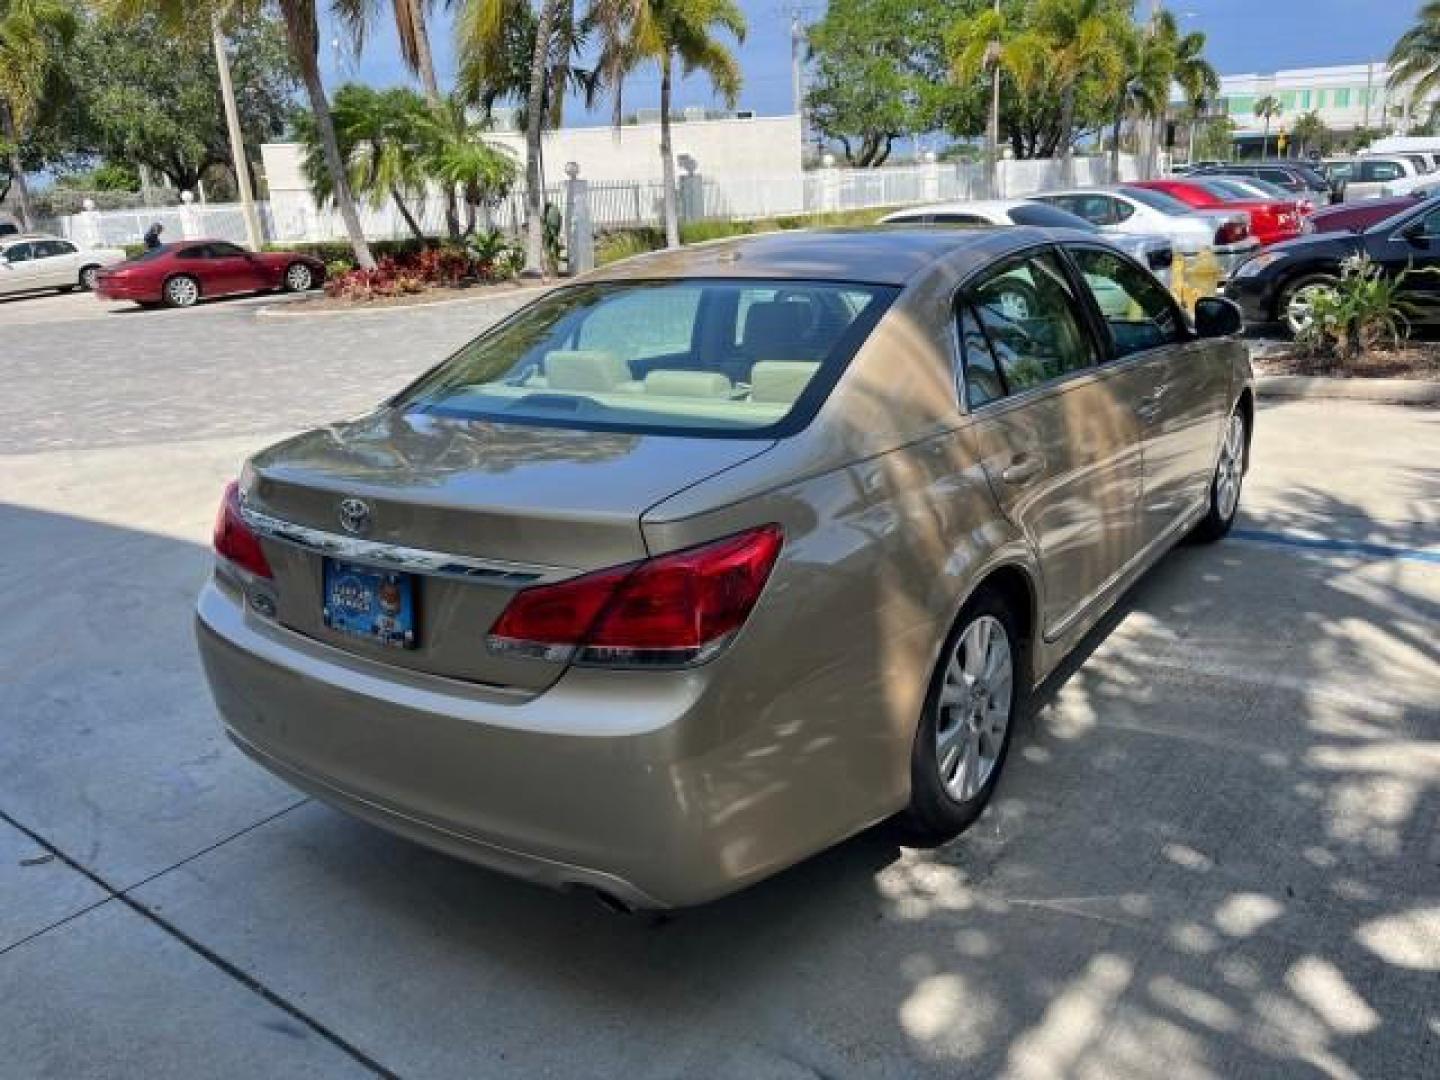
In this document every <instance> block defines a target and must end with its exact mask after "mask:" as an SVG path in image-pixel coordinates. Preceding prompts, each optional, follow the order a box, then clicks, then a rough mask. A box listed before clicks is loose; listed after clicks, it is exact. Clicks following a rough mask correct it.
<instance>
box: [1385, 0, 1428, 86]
mask: <svg viewBox="0 0 1440 1080" xmlns="http://www.w3.org/2000/svg"><path fill="white" fill-rule="evenodd" d="M1407 83H1408V84H1413V85H1411V88H1410V94H1411V99H1412V100H1414V101H1423V100H1424V99H1426V98H1428V97H1431V96H1433V95H1434V93H1435V91H1436V90H1437V89H1440V0H1428V2H1427V3H1425V4H1423V5H1421V7H1420V12H1419V14H1418V15H1417V16H1416V19H1415V25H1414V26H1412V27H1411V28H1410V29H1409V30H1406V31H1405V33H1403V34H1401V35H1400V40H1398V41H1397V42H1395V47H1394V48H1393V49H1391V50H1390V83H1389V86H1390V89H1391V90H1396V89H1398V88H1400V87H1402V86H1404V85H1406V84H1407Z"/></svg>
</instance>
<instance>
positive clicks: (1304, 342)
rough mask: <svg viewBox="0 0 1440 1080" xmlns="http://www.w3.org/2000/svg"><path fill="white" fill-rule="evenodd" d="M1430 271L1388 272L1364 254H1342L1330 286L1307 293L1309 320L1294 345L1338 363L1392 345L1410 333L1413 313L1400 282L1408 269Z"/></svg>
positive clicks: (1408, 274)
mask: <svg viewBox="0 0 1440 1080" xmlns="http://www.w3.org/2000/svg"><path fill="white" fill-rule="evenodd" d="M1435 272H1436V271H1433V270H1428V269H1426V270H1415V269H1413V268H1412V269H1405V270H1402V271H1401V272H1400V273H1399V274H1396V275H1395V276H1393V277H1391V276H1388V275H1386V274H1385V272H1384V271H1383V270H1382V269H1381V267H1379V266H1378V265H1376V264H1375V263H1374V262H1372V261H1371V260H1370V258H1369V257H1368V256H1366V255H1357V256H1352V257H1350V258H1348V259H1346V260H1345V261H1344V262H1343V263H1341V265H1340V278H1339V280H1338V281H1336V282H1335V284H1334V285H1333V286H1332V287H1329V288H1318V289H1315V290H1314V291H1313V292H1312V294H1311V298H1310V322H1309V324H1308V325H1307V326H1305V327H1303V328H1302V329H1301V330H1300V331H1299V333H1297V334H1296V335H1295V341H1296V344H1298V345H1299V346H1300V347H1301V348H1302V349H1303V350H1305V351H1306V352H1308V353H1310V354H1311V355H1312V356H1321V357H1328V358H1330V359H1332V360H1335V361H1338V362H1339V363H1340V365H1341V366H1342V367H1343V366H1346V365H1349V364H1351V363H1353V362H1355V361H1356V360H1359V359H1360V357H1361V356H1362V355H1364V354H1365V353H1368V352H1373V351H1376V350H1379V349H1393V348H1396V347H1398V346H1399V345H1400V344H1402V343H1403V342H1404V341H1405V339H1406V338H1407V337H1408V336H1409V334H1410V317H1411V316H1412V315H1413V314H1414V305H1413V304H1411V303H1409V302H1408V301H1406V300H1404V299H1403V298H1402V297H1403V290H1404V286H1405V281H1406V279H1407V278H1408V277H1409V276H1410V275H1411V274H1414V273H1435Z"/></svg>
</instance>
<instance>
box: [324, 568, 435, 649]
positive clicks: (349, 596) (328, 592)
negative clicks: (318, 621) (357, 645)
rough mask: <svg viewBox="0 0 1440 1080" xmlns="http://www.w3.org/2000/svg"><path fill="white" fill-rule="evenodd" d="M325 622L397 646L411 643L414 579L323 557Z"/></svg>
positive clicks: (412, 638) (412, 636)
mask: <svg viewBox="0 0 1440 1080" xmlns="http://www.w3.org/2000/svg"><path fill="white" fill-rule="evenodd" d="M324 584H325V592H324V597H325V625H326V626H328V627H330V629H332V630H338V631H340V632H341V633H342V634H353V635H354V636H355V637H359V638H364V639H366V640H367V641H373V642H375V643H376V644H377V645H389V646H392V647H394V648H399V649H413V648H414V647H415V582H414V578H412V577H411V576H410V575H409V574H402V573H399V572H397V571H394V570H377V569H374V568H373V567H369V566H356V565H355V564H354V563H346V562H340V561H338V560H336V559H326V560H325V582H324Z"/></svg>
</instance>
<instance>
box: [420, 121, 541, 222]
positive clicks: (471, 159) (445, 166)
mask: <svg viewBox="0 0 1440 1080" xmlns="http://www.w3.org/2000/svg"><path fill="white" fill-rule="evenodd" d="M483 130H484V129H483V127H482V126H481V125H480V124H477V123H476V122H475V121H473V120H472V119H471V118H470V116H469V115H468V113H467V112H466V109H465V105H464V103H463V102H462V101H461V100H460V99H459V98H458V97H455V96H452V97H449V98H445V99H444V100H442V101H441V103H440V105H439V106H438V107H437V108H432V109H431V110H430V111H429V112H428V114H427V115H426V117H425V121H424V124H423V125H422V127H421V134H422V137H423V138H424V140H425V143H426V147H425V162H424V165H425V168H426V169H427V170H428V171H429V173H430V174H431V175H432V176H435V177H436V178H438V179H439V180H441V181H443V182H444V183H445V184H446V186H447V187H449V188H450V190H452V191H453V190H455V189H456V188H459V189H460V191H461V193H462V194H463V195H464V197H465V208H466V215H465V232H464V235H465V236H471V235H473V234H474V232H475V227H476V224H477V219H483V223H484V227H485V231H486V232H490V231H491V222H490V210H491V208H492V207H493V206H494V205H495V204H496V203H498V202H499V201H500V200H502V199H504V198H505V196H506V195H508V194H509V193H510V189H511V188H512V187H513V186H514V184H515V179H516V177H517V175H518V174H519V169H518V167H517V165H516V163H515V158H514V156H513V155H512V154H511V152H510V150H509V149H508V148H506V147H503V146H498V145H492V144H490V143H487V142H486V141H485V140H484V138H483V137H482V132H483Z"/></svg>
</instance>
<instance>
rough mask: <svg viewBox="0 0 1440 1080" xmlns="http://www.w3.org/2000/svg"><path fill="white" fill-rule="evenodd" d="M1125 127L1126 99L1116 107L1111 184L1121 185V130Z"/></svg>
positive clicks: (1111, 140)
mask: <svg viewBox="0 0 1440 1080" xmlns="http://www.w3.org/2000/svg"><path fill="white" fill-rule="evenodd" d="M1124 126H1125V97H1124V95H1123V94H1122V95H1121V97H1120V101H1119V104H1117V105H1116V106H1115V126H1114V128H1112V129H1111V136H1110V182H1111V183H1112V184H1118V183H1120V129H1121V128H1123V127H1124Z"/></svg>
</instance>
